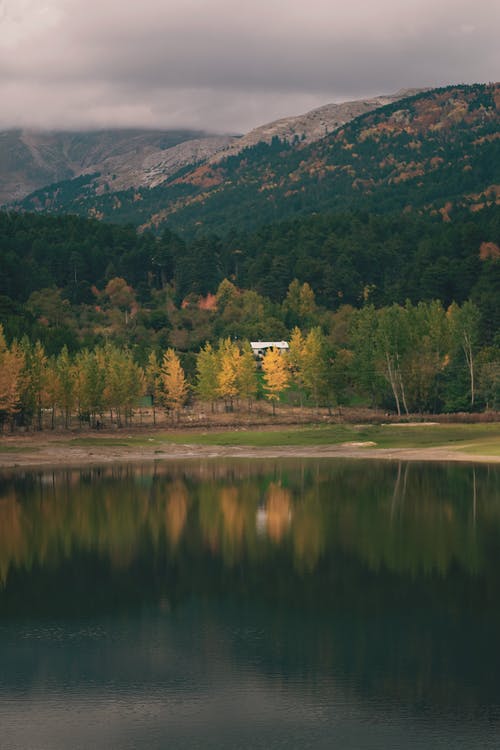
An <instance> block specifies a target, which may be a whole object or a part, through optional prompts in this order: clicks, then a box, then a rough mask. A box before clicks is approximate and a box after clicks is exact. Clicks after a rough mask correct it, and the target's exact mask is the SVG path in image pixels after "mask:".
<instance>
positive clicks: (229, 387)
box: [217, 338, 241, 411]
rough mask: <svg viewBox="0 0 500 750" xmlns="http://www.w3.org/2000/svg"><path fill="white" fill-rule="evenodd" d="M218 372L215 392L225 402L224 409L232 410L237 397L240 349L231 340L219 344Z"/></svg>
mask: <svg viewBox="0 0 500 750" xmlns="http://www.w3.org/2000/svg"><path fill="white" fill-rule="evenodd" d="M218 354H219V372H218V375H217V390H218V394H219V396H220V397H221V398H223V399H224V401H225V402H226V407H227V408H229V409H230V411H232V410H233V404H234V399H235V398H237V397H238V395H239V383H238V372H239V360H240V357H241V353H240V349H239V347H238V345H237V344H235V343H234V342H233V341H231V339H229V338H227V339H223V340H222V341H220V342H219V349H218Z"/></svg>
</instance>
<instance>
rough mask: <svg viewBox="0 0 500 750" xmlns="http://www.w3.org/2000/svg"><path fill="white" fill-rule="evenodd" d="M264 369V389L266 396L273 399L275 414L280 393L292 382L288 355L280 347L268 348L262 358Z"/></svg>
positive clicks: (270, 399)
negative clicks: (282, 352)
mask: <svg viewBox="0 0 500 750" xmlns="http://www.w3.org/2000/svg"><path fill="white" fill-rule="evenodd" d="M262 371H263V373H264V391H265V394H266V398H267V399H269V401H271V403H272V406H273V415H274V414H275V413H276V401H278V400H279V397H280V394H281V393H283V391H285V390H286V389H287V388H288V386H289V384H290V370H289V367H288V362H287V357H286V355H285V354H281V352H280V351H279V349H275V348H272V349H268V350H267V352H266V353H265V355H264V358H263V360H262Z"/></svg>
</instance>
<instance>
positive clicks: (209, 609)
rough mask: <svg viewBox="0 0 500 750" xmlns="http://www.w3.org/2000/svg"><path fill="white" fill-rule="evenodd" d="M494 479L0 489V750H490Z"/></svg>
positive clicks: (321, 467) (107, 480) (130, 470)
mask: <svg viewBox="0 0 500 750" xmlns="http://www.w3.org/2000/svg"><path fill="white" fill-rule="evenodd" d="M499 633H500V467H498V465H496V466H495V465H491V466H490V465H472V464H430V463H429V464H424V463H411V464H409V463H397V462H395V463H390V462H377V461H341V460H329V459H318V460H311V459H308V460H302V459H299V460H297V459H295V460H293V461H289V460H275V459H273V460H265V461H256V460H250V459H249V460H227V461H220V460H203V461H199V462H198V461H184V462H176V463H168V462H157V463H155V464H149V465H147V466H146V465H144V466H143V465H141V466H137V465H136V466H130V465H123V466H121V465H117V466H114V467H111V468H110V467H106V468H92V469H89V468H86V469H84V470H74V469H71V470H70V469H68V470H59V471H54V472H48V471H45V470H44V471H31V472H26V471H19V470H17V471H12V472H3V474H2V475H0V746H1V748H2V750H21V749H22V750H27V749H29V750H60V749H62V748H65V749H66V748H71V750H79V749H83V748H85V749H86V748H93V749H97V750H101V749H102V750H104V749H105V750H110V749H114V748H116V750H128V749H129V748H130V749H132V748H134V749H135V748H144V749H148V750H156V749H157V748H168V749H169V750H170V749H172V750H175V749H177V748H182V749H184V748H185V749H186V750H187V749H188V748H189V750H192V749H196V748H200V749H201V748H203V749H204V750H212V749H213V750H216V749H217V750H219V749H223V750H224V749H226V748H227V749H229V748H231V750H232V749H236V748H241V749H245V750H246V749H250V748H252V749H253V748H258V749H259V748H262V749H263V750H264V749H266V750H274V749H275V748H287V749H289V748H300V749H302V748H339V749H341V750H345V749H351V748H352V750H364V749H365V748H370V749H371V748H377V749H378V748H380V750H391V749H392V748H394V750H396V749H397V750H402V749H405V748H411V749H414V748H422V750H423V749H424V748H425V749H426V750H429V749H431V748H432V749H434V748H453V750H461V749H462V748H463V750H475V748H483V749H484V748H498V746H499V743H500V740H499V738H500V678H499V675H500V647H499Z"/></svg>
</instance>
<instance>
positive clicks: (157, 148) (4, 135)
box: [0, 130, 234, 204]
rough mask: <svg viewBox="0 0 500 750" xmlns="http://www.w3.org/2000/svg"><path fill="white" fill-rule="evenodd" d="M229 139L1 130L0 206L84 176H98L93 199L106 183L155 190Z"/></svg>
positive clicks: (175, 133) (180, 133)
mask: <svg viewBox="0 0 500 750" xmlns="http://www.w3.org/2000/svg"><path fill="white" fill-rule="evenodd" d="M233 140H234V137H233V136H224V135H222V136H219V135H210V134H207V133H203V132H201V131H191V130H166V131H159V130H100V131H94V132H88V133H78V132H42V131H34V130H9V131H4V132H1V133H0V174H1V179H0V204H2V203H10V202H12V201H16V200H20V199H22V198H23V197H24V196H26V195H28V194H29V193H32V192H33V191H34V190H37V189H38V188H40V187H43V186H44V185H48V184H52V183H57V182H59V181H61V180H68V179H72V178H79V177H81V176H82V175H85V174H95V173H99V178H96V181H95V190H96V192H97V194H99V191H100V190H104V185H107V184H111V185H112V189H113V190H115V191H117V190H124V189H127V188H129V187H131V186H136V187H144V186H148V187H154V186H156V185H158V184H160V183H161V182H162V180H164V179H166V178H167V177H168V176H169V175H171V174H173V173H174V172H177V171H178V170H179V169H180V168H182V167H185V166H186V165H189V164H194V163H198V162H200V161H202V160H204V159H207V158H208V157H209V156H211V155H212V154H213V153H214V152H216V151H218V150H220V149H222V148H225V147H227V146H228V144H230V143H231V141H233Z"/></svg>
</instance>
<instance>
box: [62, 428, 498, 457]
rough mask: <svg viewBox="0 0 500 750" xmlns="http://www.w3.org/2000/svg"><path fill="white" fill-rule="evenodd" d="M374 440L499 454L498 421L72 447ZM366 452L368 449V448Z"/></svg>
mask: <svg viewBox="0 0 500 750" xmlns="http://www.w3.org/2000/svg"><path fill="white" fill-rule="evenodd" d="M61 442H63V441H61ZM365 442H366V443H368V442H369V443H375V445H374V446H372V447H376V448H434V447H441V446H445V447H447V448H450V449H456V450H463V451H466V452H468V453H475V454H481V453H482V454H485V455H495V456H496V455H500V424H459V425H457V424H435V425H434V424H433V425H430V424H429V425H425V424H424V425H420V424H415V425H413V424H412V425H401V424H398V425H327V426H312V427H296V428H293V429H290V428H287V429H280V430H267V431H266V430H228V431H224V432H199V433H193V432H183V431H175V432H174V431H172V432H166V433H155V434H153V435H152V436H149V437H146V436H144V435H137V436H133V435H130V436H129V435H120V437H119V438H118V437H117V438H106V437H97V436H95V437H81V438H75V439H73V440H70V441H69V443H70V444H71V445H82V446H90V445H96V446H98V445H107V446H116V447H119V446H123V447H125V446H127V447H133V446H146V445H149V446H151V447H154V446H155V445H157V446H158V447H159V448H160V447H161V446H162V445H165V444H172V443H173V444H181V445H184V444H190V445H209V446H210V445H213V446H232V445H234V446H249V447H256V448H270V447H278V446H279V447H286V446H291V447H292V446H294V447H299V446H309V447H312V446H315V445H322V446H325V445H342V444H343V443H365ZM366 450H370V447H367V448H366Z"/></svg>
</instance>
